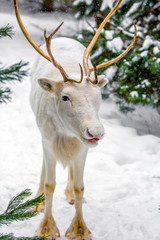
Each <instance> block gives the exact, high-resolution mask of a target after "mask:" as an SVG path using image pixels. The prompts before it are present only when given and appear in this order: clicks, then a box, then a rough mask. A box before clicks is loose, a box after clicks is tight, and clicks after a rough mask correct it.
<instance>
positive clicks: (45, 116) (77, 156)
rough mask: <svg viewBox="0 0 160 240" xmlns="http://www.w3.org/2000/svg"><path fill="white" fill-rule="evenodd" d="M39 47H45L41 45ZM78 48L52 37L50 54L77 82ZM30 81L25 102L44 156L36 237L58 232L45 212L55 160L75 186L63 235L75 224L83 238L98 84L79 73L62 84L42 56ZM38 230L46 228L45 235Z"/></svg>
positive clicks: (97, 131) (99, 132)
mask: <svg viewBox="0 0 160 240" xmlns="http://www.w3.org/2000/svg"><path fill="white" fill-rule="evenodd" d="M42 49H43V50H45V46H43V47H42ZM84 50H85V48H84V47H83V46H82V45H81V44H80V43H78V42H77V41H75V40H73V39H68V38H57V39H54V40H52V54H53V56H54V58H55V59H56V61H57V62H59V63H60V64H61V65H62V67H63V68H64V70H65V71H66V73H67V74H68V75H69V77H70V78H74V79H75V80H77V81H79V80H80V68H79V64H81V65H83V62H82V61H83V54H84ZM89 64H90V65H91V63H89ZM99 79H100V80H103V83H102V82H101V84H99V85H100V86H103V85H104V82H105V80H104V77H99ZM31 80H32V88H31V95H30V102H31V106H32V109H33V112H34V114H35V117H36V121H37V125H38V127H39V129H40V132H41V135H42V145H43V154H44V156H43V158H44V164H43V169H42V175H41V176H42V178H41V183H40V187H39V190H38V193H37V195H39V194H40V193H42V192H45V195H46V207H45V216H44V219H43V221H42V223H41V225H40V227H39V228H38V230H37V232H38V234H39V235H50V234H51V235H56V233H59V231H58V228H57V227H56V224H55V222H54V219H53V217H52V213H51V208H52V204H51V202H52V195H53V192H54V187H53V186H55V166H56V161H57V160H59V161H61V162H62V164H63V165H64V166H67V165H68V166H70V167H71V168H72V169H73V178H74V179H73V182H74V184H73V186H72V188H74V189H75V200H76V202H75V208H76V215H75V218H74V220H73V222H72V224H71V226H70V228H69V229H68V231H67V235H68V234H69V236H68V237H69V238H71V237H75V238H76V237H77V234H78V228H79V224H80V227H81V228H82V229H84V233H83V234H82V236H81V238H82V239H83V238H85V237H87V236H88V235H89V230H88V229H87V227H86V225H85V223H84V220H83V216H82V197H83V190H82V189H83V187H84V185H83V171H84V164H85V159H86V155H87V149H88V147H92V146H96V145H97V143H96V142H93V141H89V140H90V139H91V138H99V139H101V138H102V137H103V135H104V129H103V126H102V124H101V123H100V121H99V118H98V110H99V106H100V100H101V94H100V88H99V86H97V85H93V84H91V83H90V82H88V81H86V79H85V77H84V79H83V81H82V83H81V84H78V83H72V82H66V83H64V82H63V78H62V76H61V74H60V72H59V70H57V69H56V68H55V67H54V66H53V64H52V63H50V62H49V61H47V60H45V59H44V58H42V57H39V58H38V59H37V61H36V63H35V66H34V68H33V71H32V75H31ZM39 84H40V85H41V86H40V85H39ZM48 86H49V88H48ZM47 89H48V90H47ZM63 96H68V97H69V99H70V101H63V99H62V97H63ZM70 185H71V184H70ZM49 186H50V187H49ZM51 189H52V190H51ZM72 190H73V189H72ZM72 192H73V191H72ZM77 224H78V225H77ZM76 226H77V228H76ZM44 229H48V230H47V231H46V233H44ZM75 229H77V230H75ZM76 231H77V232H76ZM82 232H83V231H82Z"/></svg>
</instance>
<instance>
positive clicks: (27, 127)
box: [0, 13, 160, 240]
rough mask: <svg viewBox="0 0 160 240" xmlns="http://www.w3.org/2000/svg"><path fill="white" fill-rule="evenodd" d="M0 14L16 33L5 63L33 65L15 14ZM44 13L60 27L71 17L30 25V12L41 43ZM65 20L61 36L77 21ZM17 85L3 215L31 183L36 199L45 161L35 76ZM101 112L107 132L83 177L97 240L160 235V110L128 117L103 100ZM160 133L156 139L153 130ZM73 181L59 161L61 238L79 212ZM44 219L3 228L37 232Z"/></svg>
mask: <svg viewBox="0 0 160 240" xmlns="http://www.w3.org/2000/svg"><path fill="white" fill-rule="evenodd" d="M0 16H1V24H7V23H8V22H10V23H11V24H12V25H14V26H15V34H16V35H15V36H14V38H13V40H11V39H9V38H3V39H1V40H0V49H1V53H0V55H1V62H3V63H4V64H5V65H8V64H11V63H15V62H17V61H19V60H21V59H23V60H25V61H30V65H29V67H31V66H32V64H33V61H34V58H35V56H36V53H35V51H34V50H33V49H32V47H30V45H29V44H28V42H27V41H26V39H25V38H24V37H23V36H22V34H21V32H20V30H19V28H18V26H17V24H16V20H15V17H14V16H13V15H11V14H4V13H0ZM40 16H41V17H40ZM42 16H43V18H44V19H45V20H44V23H46V25H47V26H48V25H49V24H50V22H51V18H52V19H53V21H52V23H53V24H55V25H56V26H57V25H58V24H59V20H61V18H64V16H59V17H58V20H57V21H56V18H55V17H52V15H50V14H49V15H45V14H42V15H41V14H37V15H34V21H35V22H36V23H37V25H39V26H40V29H37V28H36V27H35V26H33V25H32V24H31V23H33V18H29V17H27V16H23V19H24V21H26V22H25V23H26V28H27V29H29V31H30V33H31V35H32V36H33V38H34V39H35V41H36V42H37V43H39V41H40V40H41V41H43V40H42V35H43V34H42V31H41V29H43V27H44V26H43V20H42V19H43V18H42ZM65 22H66V25H65V27H64V28H63V31H62V32H61V34H62V35H64V34H65V35H66V34H68V26H69V25H70V24H71V20H70V19H68V17H67V16H66V21H65ZM44 25H45V24H44ZM72 27H73V31H74V29H77V28H78V27H77V25H76V24H75V22H74V24H72ZM73 31H72V33H73ZM114 70H115V68H114ZM10 87H11V88H12V91H13V95H12V97H13V100H12V102H11V103H8V104H7V105H6V104H1V106H0V116H1V124H0V134H1V138H0V153H1V168H0V182H1V195H0V212H3V211H4V210H5V209H6V206H7V203H8V202H9V200H10V199H11V197H13V196H14V195H16V194H17V193H18V192H21V191H22V190H24V189H26V188H30V189H31V190H32V191H33V196H34V194H35V193H36V190H37V188H38V183H39V177H40V170H41V164H42V149H41V137H40V133H39V131H38V129H37V126H36V123H35V119H34V116H33V113H32V111H31V108H30V106H29V91H30V81H29V77H27V78H26V79H25V80H24V81H23V82H22V83H16V84H14V85H10ZM100 117H101V121H102V123H103V125H104V127H105V132H106V133H105V136H104V139H103V140H102V141H101V142H100V143H99V146H98V147H96V148H94V149H91V150H89V154H88V157H87V162H86V168H85V177H84V182H85V203H84V204H83V210H84V219H85V221H86V224H87V226H88V227H89V229H90V230H91V231H92V236H93V237H92V239H93V240H159V239H160V227H159V224H160V211H159V209H158V208H159V205H160V166H159V165H160V163H159V159H160V129H159V121H160V118H159V115H158V114H156V113H155V111H154V110H153V109H151V108H149V107H146V108H143V107H142V108H140V111H136V112H135V113H134V114H132V113H131V114H129V115H123V114H122V113H119V111H118V107H117V105H115V104H114V103H113V102H112V101H111V100H107V101H103V102H102V107H101V111H100ZM135 119H136V121H135ZM129 126H130V127H129ZM136 129H137V130H136ZM153 132H154V133H155V134H156V135H157V136H155V135H152V134H151V133H153ZM66 180H67V170H66V169H63V167H62V166H61V165H60V164H58V165H57V186H56V190H55V195H54V200H53V206H54V207H53V214H54V217H55V220H56V222H57V225H58V227H59V229H60V232H61V238H60V240H65V239H66V238H65V237H64V234H65V230H66V229H67V228H68V226H69V224H70V223H71V220H72V217H73V216H74V207H73V206H70V205H69V204H68V203H67V202H66V201H65V196H64V190H65V186H66ZM42 217H43V214H40V215H38V216H37V217H35V218H33V219H31V220H29V221H24V222H17V223H13V224H11V225H8V226H3V227H1V229H0V233H5V232H13V233H14V234H15V235H16V236H33V235H34V234H35V230H36V228H37V227H38V225H39V223H40V221H41V219H42Z"/></svg>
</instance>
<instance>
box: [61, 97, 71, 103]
mask: <svg viewBox="0 0 160 240" xmlns="http://www.w3.org/2000/svg"><path fill="white" fill-rule="evenodd" d="M62 100H63V101H64V102H67V101H70V102H71V100H70V98H69V97H68V96H62Z"/></svg>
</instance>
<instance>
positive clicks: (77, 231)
mask: <svg viewBox="0 0 160 240" xmlns="http://www.w3.org/2000/svg"><path fill="white" fill-rule="evenodd" d="M90 234H91V232H90V230H89V229H88V228H87V226H86V224H85V222H84V220H83V219H82V218H80V219H78V218H77V217H74V219H73V221H72V223H71V225H70V227H69V228H68V230H67V231H66V233H65V237H67V238H68V239H72V240H73V239H76V240H88V239H91V238H90Z"/></svg>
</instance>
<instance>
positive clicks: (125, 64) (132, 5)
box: [74, 0, 160, 112]
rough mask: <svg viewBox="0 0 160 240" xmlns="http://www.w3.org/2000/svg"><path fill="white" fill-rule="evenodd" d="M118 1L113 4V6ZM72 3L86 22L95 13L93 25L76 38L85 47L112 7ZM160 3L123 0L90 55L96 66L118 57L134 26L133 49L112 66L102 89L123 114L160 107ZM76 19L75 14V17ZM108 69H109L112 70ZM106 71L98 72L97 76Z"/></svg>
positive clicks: (104, 2) (130, 38)
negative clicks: (138, 108)
mask: <svg viewBox="0 0 160 240" xmlns="http://www.w3.org/2000/svg"><path fill="white" fill-rule="evenodd" d="M76 2H77V8H76ZM116 2H117V1H113V6H115V4H116ZM80 3H81V1H75V4H74V10H75V9H76V10H77V12H78V16H83V15H85V17H86V19H89V17H90V16H92V15H93V14H94V20H95V26H94V27H91V26H90V27H89V28H87V29H83V30H82V32H81V33H80V34H79V35H78V36H76V38H77V39H78V40H79V41H80V42H81V43H82V44H84V45H85V46H87V45H88V44H89V42H90V41H91V39H92V37H93V35H94V33H95V31H96V28H97V27H98V26H99V25H100V23H101V22H102V21H103V19H104V17H105V16H106V15H107V14H108V13H109V11H110V10H111V8H110V7H109V5H107V4H108V3H107V1H105V0H104V1H99V4H98V7H97V8H96V4H97V3H96V1H94V0H92V1H91V4H87V1H85V0H84V1H83V5H84V6H85V9H83V8H81V5H80ZM159 14H160V3H159V1H158V0H152V1H150V0H143V1H141V0H136V1H133V0H126V1H122V3H121V4H120V7H119V8H118V10H117V11H116V12H115V13H114V15H113V16H112V17H111V18H110V20H109V21H108V23H107V24H106V26H105V28H104V30H102V33H101V35H100V36H99V38H98V40H97V42H96V44H95V46H94V48H93V50H92V52H91V60H92V61H93V62H96V64H101V63H102V62H104V61H108V60H111V59H113V58H115V57H117V56H118V55H119V54H121V53H122V52H123V51H124V50H125V49H126V48H127V46H128V45H129V44H130V43H131V41H132V38H133V35H134V28H133V26H132V25H133V21H134V22H135V23H136V25H137V29H138V36H137V40H136V43H135V44H134V47H132V49H131V50H130V52H129V53H128V54H127V55H126V56H125V57H124V58H123V59H122V60H120V61H118V62H117V63H115V64H113V66H114V69H116V70H115V73H114V76H113V77H112V78H110V79H109V80H110V81H109V84H108V87H106V88H105V91H104V96H109V95H110V94H114V95H116V96H117V97H118V100H116V101H117V103H118V104H119V105H120V110H122V111H123V112H128V111H133V110H134V105H135V104H142V105H151V106H153V107H155V108H157V109H158V108H159V107H160V35H159V26H160V18H159ZM76 16H77V14H76ZM113 66H110V67H108V68H111V67H112V68H113ZM108 68H104V69H100V70H99V71H98V73H99V74H101V73H102V72H104V71H106V70H107V71H106V74H107V72H108Z"/></svg>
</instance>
